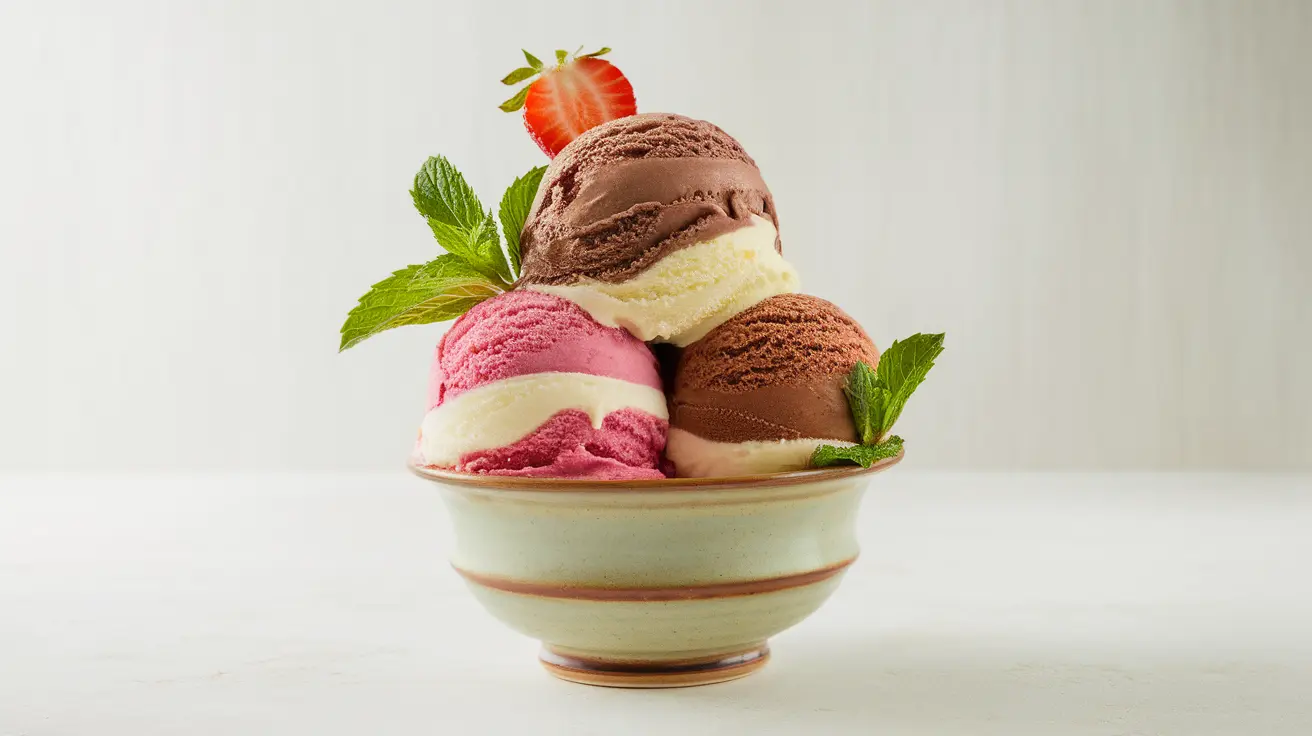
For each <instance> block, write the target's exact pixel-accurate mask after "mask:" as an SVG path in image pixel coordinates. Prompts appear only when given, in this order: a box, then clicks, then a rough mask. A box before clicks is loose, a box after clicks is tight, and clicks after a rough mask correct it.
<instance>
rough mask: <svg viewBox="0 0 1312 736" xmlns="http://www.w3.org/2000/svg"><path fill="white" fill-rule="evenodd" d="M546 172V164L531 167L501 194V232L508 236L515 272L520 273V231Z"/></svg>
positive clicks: (510, 255) (507, 244)
mask: <svg viewBox="0 0 1312 736" xmlns="http://www.w3.org/2000/svg"><path fill="white" fill-rule="evenodd" d="M546 172H547V167H545V166H538V167H536V168H532V169H529V171H528V173H527V174H525V175H523V176H521V177H519V178H518V179H516V180H515V181H514V183H513V184H511V185H510V186H509V187H508V188H507V189H506V193H505V194H503V195H501V207H500V209H499V210H498V211H497V214H498V216H499V217H500V218H501V232H502V233H505V236H506V254H507V255H508V256H509V257H510V267H511V269H512V270H514V272H515V273H519V233H520V231H521V230H523V229H524V221H525V220H527V219H528V211H529V208H531V207H532V206H533V198H534V197H536V196H537V193H538V185H539V184H541V183H542V175H543V174H545V173H546Z"/></svg>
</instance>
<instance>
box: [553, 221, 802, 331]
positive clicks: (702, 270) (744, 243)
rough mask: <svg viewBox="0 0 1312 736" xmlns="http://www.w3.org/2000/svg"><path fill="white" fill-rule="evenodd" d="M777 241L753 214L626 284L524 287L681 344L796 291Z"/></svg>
mask: <svg viewBox="0 0 1312 736" xmlns="http://www.w3.org/2000/svg"><path fill="white" fill-rule="evenodd" d="M774 244H775V229H774V226H773V225H771V224H770V221H769V220H766V219H764V218H762V217H760V216H758V215H752V223H751V224H750V225H747V226H746V227H742V228H739V229H737V230H731V231H729V232H727V233H724V234H723V235H719V236H716V237H714V238H711V239H710V240H708V241H706V242H704V243H695V244H693V245H690V246H688V247H686V248H682V249H680V250H677V251H675V252H673V253H671V254H670V255H668V256H666V257H664V258H662V259H661V260H659V261H657V262H656V263H654V264H652V265H651V266H650V267H649V268H647V269H646V270H644V271H642V272H641V273H639V274H637V275H636V276H634V277H632V278H630V279H627V280H625V281H620V282H607V281H598V280H597V279H593V278H590V277H583V278H582V279H580V280H579V281H576V282H574V283H571V284H559V285H557V284H534V285H530V286H529V287H528V288H530V289H535V290H538V291H543V292H546V293H548V294H555V295H557V296H562V297H565V298H566V299H569V300H571V301H573V302H575V303H576V304H578V305H579V306H581V307H583V308H584V309H586V310H588V312H589V313H591V314H592V316H593V317H594V318H595V319H596V320H597V321H598V322H600V323H602V324H603V325H607V326H610V327H623V328H625V329H627V330H628V331H629V332H631V333H633V334H634V335H635V336H636V337H638V338H639V339H641V340H663V341H667V342H672V343H674V344H676V345H679V346H684V345H688V344H689V343H692V342H695V341H697V340H700V339H701V338H702V337H703V336H704V335H705V334H706V333H707V332H710V331H711V330H712V329H714V328H715V327H717V326H718V325H720V324H721V323H723V322H724V321H725V320H727V319H729V318H730V317H732V316H734V315H735V314H737V313H739V312H741V311H742V310H744V309H746V308H748V307H750V306H752V305H753V304H755V303H757V302H759V301H761V300H762V299H765V298H766V297H770V296H773V295H775V294H781V293H786V292H791V291H795V290H796V289H797V284H798V281H797V272H796V271H794V270H793V267H792V266H790V265H788V263H787V262H785V261H784V259H783V257H782V256H780V255H779V251H777V250H775V247H774Z"/></svg>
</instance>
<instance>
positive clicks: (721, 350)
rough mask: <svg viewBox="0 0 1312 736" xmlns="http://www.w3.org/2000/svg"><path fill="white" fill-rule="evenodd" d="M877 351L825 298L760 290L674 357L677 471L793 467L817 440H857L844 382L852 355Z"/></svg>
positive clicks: (671, 451)
mask: <svg viewBox="0 0 1312 736" xmlns="http://www.w3.org/2000/svg"><path fill="white" fill-rule="evenodd" d="M878 360H879V352H878V351H877V350H876V349H875V345H874V343H872V342H871V341H870V338H869V337H867V336H866V334H865V331H864V330H862V329H861V327H860V325H858V324H857V323H856V322H855V321H854V320H853V319H852V318H851V317H848V316H847V315H846V314H844V313H843V311H842V310H840V309H839V308H838V307H836V306H834V305H833V304H830V303H829V302H827V301H825V300H823V299H818V298H816V297H812V296H806V295H802V294H782V295H777V296H773V297H771V298H769V299H765V300H764V301H762V302H760V303H758V304H756V305H755V306H753V307H751V308H749V309H746V310H744V311H743V312H741V313H739V314H737V315H735V316H734V317H732V318H731V319H729V320H728V321H726V322H724V323H723V324H721V325H720V326H719V327H717V328H715V329H714V330H712V331H711V332H709V333H708V334H707V335H706V336H705V337H704V338H702V339H701V340H699V341H697V342H695V343H693V344H692V345H689V346H688V347H687V348H686V349H685V350H684V351H683V354H682V355H681V356H680V357H679V362H678V366H677V368H676V369H675V377H674V386H673V389H672V391H671V397H670V426H671V430H670V435H671V436H670V441H669V445H668V447H667V453H668V455H669V458H670V460H671V461H673V462H674V464H675V467H676V469H677V471H678V473H679V475H681V476H710V475H725V474H744V473H768V472H775V471H780V470H798V469H801V468H803V467H805V466H806V460H807V459H809V457H810V454H811V451H812V450H814V448H815V446H816V445H818V444H822V443H835V442H837V443H855V442H857V441H859V438H858V436H857V431H856V426H855V424H854V423H853V421H852V414H851V409H850V408H849V407H848V403H847V397H846V396H845V395H844V393H843V385H844V383H845V382H846V379H847V374H848V372H849V371H850V370H851V369H852V366H853V365H855V364H856V362H857V361H865V362H866V363H867V364H869V365H870V366H871V367H874V366H875V365H876V364H877V363H878ZM730 447H732V448H733V451H732V452H728V450H729V448H730ZM717 450H718V452H717Z"/></svg>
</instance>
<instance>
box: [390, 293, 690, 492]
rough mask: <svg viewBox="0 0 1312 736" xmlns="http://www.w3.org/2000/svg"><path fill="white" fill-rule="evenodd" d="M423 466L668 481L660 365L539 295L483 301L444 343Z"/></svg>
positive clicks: (627, 340)
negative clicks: (664, 471) (664, 469)
mask: <svg viewBox="0 0 1312 736" xmlns="http://www.w3.org/2000/svg"><path fill="white" fill-rule="evenodd" d="M429 393H430V398H429V406H430V408H429V411H428V413H427V415H426V416H425V417H424V421H423V424H422V426H421V428H420V434H419V440H418V443H417V447H416V452H417V455H418V459H419V461H420V462H421V463H422V464H425V465H432V466H438V467H447V468H454V469H457V470H463V471H467V472H475V473H490V474H498V475H527V476H549V477H566V478H589V479H595V480H626V479H638V478H661V477H664V473H663V472H662V469H661V468H662V460H661V451H662V450H663V449H664V447H665V439H666V432H667V430H668V426H669V423H668V421H667V417H668V412H667V405H666V400H665V396H664V394H663V392H662V391H661V380H660V375H659V373H658V369H657V365H656V359H655V357H654V356H653V355H652V352H651V351H650V350H649V349H648V348H647V346H646V345H644V344H642V342H640V341H639V340H637V339H636V338H634V337H633V336H632V335H630V334H628V333H627V332H625V331H624V330H621V329H618V328H613V327H605V326H603V325H600V324H597V322H596V321H594V320H593V319H592V318H591V317H589V316H588V314H587V313H586V312H584V311H583V310H582V309H581V308H580V307H578V305H576V304H573V303H572V302H569V301H567V300H565V299H561V298H559V297H555V296H551V295H548V294H540V293H536V292H532V291H514V292H510V293H507V294H502V295H500V296H498V297H495V298H493V299H490V300H488V301H485V302H482V303H480V304H478V305H476V306H475V307H474V308H472V309H471V310H470V311H469V312H468V313H466V314H465V315H464V316H463V317H461V318H460V319H459V320H457V321H456V323H455V324H454V325H452V327H451V329H450V330H449V331H448V332H447V333H446V335H444V336H443V338H442V341H441V342H440V343H439V344H438V347H437V354H436V356H435V357H434V361H433V372H432V377H431V380H430V384H429Z"/></svg>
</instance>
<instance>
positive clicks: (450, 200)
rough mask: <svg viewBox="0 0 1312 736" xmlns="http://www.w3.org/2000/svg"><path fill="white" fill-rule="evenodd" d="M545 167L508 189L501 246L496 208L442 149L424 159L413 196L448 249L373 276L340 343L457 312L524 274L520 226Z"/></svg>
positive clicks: (349, 344) (439, 319) (342, 347)
mask: <svg viewBox="0 0 1312 736" xmlns="http://www.w3.org/2000/svg"><path fill="white" fill-rule="evenodd" d="M545 171H546V167H538V168H535V169H531V170H530V171H529V172H528V173H527V174H525V175H523V176H521V177H519V178H518V179H516V180H515V182H514V183H513V184H511V185H510V188H509V189H507V190H506V193H505V195H504V196H502V198H501V207H500V213H499V219H500V221H501V226H502V228H503V232H504V234H505V237H506V248H505V250H503V249H502V247H501V239H500V237H499V236H498V235H497V226H496V220H495V219H493V216H492V211H491V210H487V209H484V208H483V204H482V202H480V201H479V199H478V196H477V195H476V194H475V193H474V190H473V188H472V187H470V186H469V183H468V182H466V181H465V177H464V176H463V175H462V174H461V173H460V172H459V171H458V170H457V169H456V167H455V166H454V165H452V164H451V162H450V161H448V160H447V159H446V158H444V157H442V156H433V157H431V158H429V159H428V161H426V162H424V165H423V168H421V169H420V170H419V173H417V174H415V180H414V188H413V189H411V190H410V197H411V198H412V199H413V200H414V204H415V209H417V210H419V214H421V215H423V216H424V219H425V220H427V222H428V227H429V229H430V230H432V232H433V237H434V238H436V239H437V242H438V245H441V246H442V247H443V248H445V249H446V251H447V253H446V254H445V255H440V256H438V257H437V258H434V259H433V260H431V261H429V262H428V263H425V264H422V265H415V266H408V267H406V268H403V269H401V270H399V271H396V272H394V273H392V275H391V276H389V277H387V278H385V279H383V280H382V281H379V282H378V283H376V284H374V285H373V288H371V289H370V290H369V292H368V293H366V294H365V295H364V296H362V297H360V303H359V304H357V305H356V306H355V308H354V309H352V310H351V312H350V314H348V315H347V317H346V322H345V323H344V324H343V325H342V329H341V344H340V346H339V347H338V350H345V349H347V348H349V347H352V346H354V345H356V344H358V343H359V342H360V341H361V340H364V339H366V338H369V337H372V336H374V335H376V334H378V333H379V332H382V331H384V330H390V329H392V328H393V327H400V326H402V325H419V324H428V323H431V322H442V321H445V320H448V319H455V318H456V317H459V316H460V315H462V314H464V313H465V312H467V311H469V309H470V307H473V306H474V305H475V304H478V303H479V302H481V301H483V300H485V299H490V298H492V297H494V296H496V295H497V294H500V293H502V292H504V291H509V290H510V289H511V288H513V285H514V283H515V279H516V278H517V277H518V274H519V231H520V230H521V229H523V227H524V220H525V218H527V216H528V210H529V207H531V206H532V203H533V197H534V196H535V195H536V193H537V186H538V184H539V183H540V182H541V181H542V174H543V172H545Z"/></svg>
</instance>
